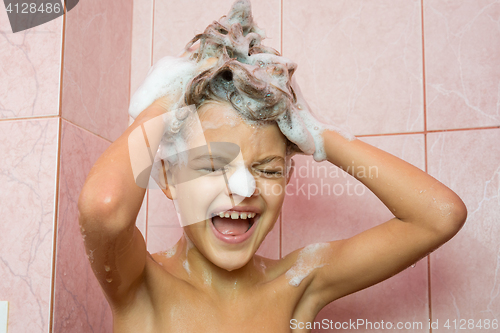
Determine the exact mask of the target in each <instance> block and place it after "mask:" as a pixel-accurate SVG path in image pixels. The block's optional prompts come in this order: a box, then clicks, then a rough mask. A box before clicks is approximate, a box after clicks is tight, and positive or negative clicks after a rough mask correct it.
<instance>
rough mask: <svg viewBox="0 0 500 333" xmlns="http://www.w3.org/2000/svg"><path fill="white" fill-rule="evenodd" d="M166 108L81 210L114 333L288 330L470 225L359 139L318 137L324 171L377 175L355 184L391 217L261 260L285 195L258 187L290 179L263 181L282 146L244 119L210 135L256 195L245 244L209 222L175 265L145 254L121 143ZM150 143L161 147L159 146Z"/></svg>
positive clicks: (102, 163)
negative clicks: (235, 160)
mask: <svg viewBox="0 0 500 333" xmlns="http://www.w3.org/2000/svg"><path fill="white" fill-rule="evenodd" d="M164 102H165V101H160V102H155V103H153V104H152V105H151V106H150V107H149V108H148V109H146V110H145V111H144V112H143V113H141V115H139V116H138V117H137V118H136V120H135V122H134V124H132V125H131V126H130V127H129V128H128V129H127V130H126V131H125V132H124V133H123V135H122V136H121V137H120V138H118V139H117V140H116V141H115V142H113V144H112V145H110V147H109V148H108V149H107V150H106V152H105V153H104V154H103V155H102V156H101V157H100V158H99V160H98V161H97V162H96V164H95V165H94V167H93V168H92V170H91V172H90V173H89V176H88V177H87V180H86V183H85V185H84V187H83V190H82V193H81V194H80V198H79V202H78V209H79V222H80V226H81V231H82V234H83V235H84V236H85V237H84V242H85V247H86V250H87V255H88V256H89V259H90V258H91V259H90V263H91V266H92V269H93V272H94V274H95V275H96V278H97V280H98V281H99V283H100V284H101V287H102V289H103V291H104V293H105V295H106V298H107V300H108V302H109V303H110V306H111V308H112V310H113V320H114V331H115V332H134V333H135V332H290V331H291V329H290V320H291V319H296V320H297V322H308V321H313V320H314V318H315V316H316V315H317V313H318V312H319V311H320V310H321V309H322V308H323V307H324V306H326V305H327V304H328V303H330V302H332V301H334V300H336V299H338V298H341V297H343V296H345V295H348V294H351V293H354V292H356V291H358V290H361V289H364V288H367V287H369V286H371V285H374V284H376V283H378V282H381V281H383V280H385V279H387V278H389V277H391V276H393V275H395V274H397V273H398V272H401V271H402V270H404V269H405V268H407V267H409V266H410V265H412V264H413V263H415V262H416V261H418V260H419V259H421V258H423V257H424V256H426V255H427V254H429V253H430V252H431V251H433V250H435V249H436V248H438V247H439V246H441V245H442V244H444V243H445V242H446V241H448V240H449V239H451V238H452V237H453V236H454V235H455V234H456V233H457V232H458V231H459V230H460V228H461V227H462V226H463V224H464V222H465V219H466V216H467V210H466V208H465V206H464V204H463V202H462V201H461V200H460V198H459V197H458V196H457V195H456V194H455V193H454V192H453V191H451V190H450V189H449V188H447V187H446V186H445V185H443V184H441V183H440V182H439V181H437V180H436V179H434V178H433V177H431V176H429V175H428V174H426V173H425V172H423V171H421V170H420V169H418V168H416V167H414V166H412V165H410V164H408V163H406V162H404V161H402V160H400V159H399V158H397V157H395V156H392V155H390V154H388V153H386V152H384V151H381V150H379V149H377V148H375V147H372V146H370V145H368V144H366V143H364V142H362V141H361V140H352V141H350V140H347V139H346V138H344V137H342V136H341V135H339V134H338V133H336V132H333V131H329V130H325V131H324V132H323V134H322V137H323V139H324V142H325V152H326V156H327V159H328V161H329V162H330V163H332V164H334V165H336V166H338V167H340V168H343V169H344V170H345V169H346V168H347V167H348V166H349V167H355V168H362V169H364V170H368V169H369V167H373V166H375V167H377V170H378V175H377V177H373V178H372V177H360V176H359V175H358V174H355V175H354V177H356V179H357V180H359V181H360V182H362V183H363V184H364V185H365V186H367V187H368V188H369V189H370V190H371V191H372V192H373V193H374V194H375V195H376V196H377V197H378V198H379V199H380V200H381V201H382V202H383V203H384V205H385V206H386V207H387V208H388V209H389V210H390V211H391V212H394V217H393V218H392V219H390V220H389V221H387V222H385V223H381V224H379V225H377V226H375V227H373V228H371V229H368V230H366V231H364V232H362V233H360V234H358V235H355V236H353V237H351V238H348V239H343V240H337V241H333V242H329V243H328V245H327V246H320V247H318V250H317V252H315V253H314V255H313V256H312V257H307V256H306V257H300V255H301V249H298V250H296V251H294V252H292V253H290V254H289V255H287V256H286V257H284V258H283V259H281V260H270V259H263V258H261V257H259V256H256V255H255V252H256V251H257V249H258V248H259V246H260V245H261V243H262V241H263V240H264V238H265V236H266V235H267V234H268V233H269V232H270V230H271V229H272V228H273V226H274V223H275V222H276V219H277V217H278V215H279V212H280V210H281V206H282V203H283V199H284V191H282V192H281V193H277V192H276V191H274V192H273V191H266V190H265V188H266V186H269V185H278V186H285V184H286V181H287V179H286V177H285V176H284V175H281V177H267V176H265V175H263V171H265V170H267V171H275V170H277V169H281V170H283V168H284V163H285V161H284V160H285V158H284V157H285V155H284V154H285V138H284V137H283V135H282V134H281V132H280V131H279V129H278V127H277V126H276V125H269V126H262V127H261V126H259V127H257V128H255V127H252V126H251V125H248V124H246V123H245V122H243V121H240V122H236V123H235V124H234V126H233V125H232V126H229V125H228V127H225V126H226V125H224V126H222V127H220V128H217V129H216V130H209V131H207V132H206V134H205V135H206V140H207V141H208V142H221V141H226V142H233V143H235V144H237V145H238V146H239V147H240V148H241V151H242V154H243V158H244V160H245V163H246V166H247V167H248V170H249V172H251V173H252V175H253V176H254V177H255V182H256V186H257V188H256V190H255V192H254V193H253V194H252V195H251V196H250V197H246V198H244V200H243V201H241V202H240V203H239V204H238V205H239V206H248V207H252V209H254V210H256V211H257V212H258V215H257V216H256V218H255V223H254V225H253V226H252V228H251V230H250V231H252V229H253V231H252V234H251V235H250V237H248V238H247V239H246V240H244V241H242V242H240V243H238V244H228V243H224V242H221V241H220V239H218V238H217V237H214V230H213V228H212V225H211V221H210V220H209V219H207V220H204V221H201V222H199V223H195V224H191V225H188V226H187V227H185V228H184V236H183V237H182V238H181V240H180V241H179V243H178V245H177V248H176V251H175V255H173V256H170V257H169V255H166V254H165V253H159V254H153V255H150V254H149V253H148V252H147V251H146V244H145V242H144V239H143V237H142V235H141V233H140V232H139V230H138V229H137V227H136V226H135V219H136V217H137V214H138V212H139V210H140V208H141V205H142V202H143V200H144V195H145V193H146V191H145V189H143V188H140V187H139V186H137V185H136V183H135V179H134V177H133V171H132V169H131V163H130V155H129V143H128V138H129V135H130V133H131V132H132V131H134V130H135V129H137V128H138V127H139V126H142V124H144V123H145V122H147V121H150V120H152V119H156V118H157V117H158V116H159V115H162V114H163V113H165V110H166V109H167V110H168V107H166V106H165V103H164ZM167 104H168V103H167ZM167 106H168V105H167ZM202 108H203V109H202V110H200V111H201V114H202V115H201V119H202V121H208V120H210V119H211V118H212V117H214V114H220V112H235V111H234V110H232V109H231V108H230V107H229V106H228V105H226V104H210V105H205V106H204V107H202ZM156 133H159V135H160V136H161V133H162V131H161V130H160V129H159V130H158V131H156ZM150 142H156V143H157V144H158V143H159V138H156V141H155V140H150ZM152 146H154V145H152ZM156 147H158V146H156ZM270 156H274V157H276V158H274V159H269V158H268V157H270ZM280 157H281V159H280ZM269 161H272V162H269ZM255 162H256V163H255ZM264 162H266V163H264ZM208 177H211V176H208ZM207 179H208V178H207ZM201 181H205V180H203V179H202V180H201ZM259 190H260V191H259ZM164 191H165V194H166V195H167V196H168V197H172V198H173V197H176V196H177V195H180V194H181V193H178V192H179V191H180V189H179V188H175V186H172V187H168V188H166V189H165V190H164ZM176 191H177V192H176ZM203 193H207V192H203ZM227 195H229V193H227V192H224V191H219V192H215V193H211V194H210V195H204V196H203V195H202V196H200V197H198V198H197V200H196V202H197V206H199V208H200V209H202V210H203V211H205V212H211V210H214V209H217V207H218V205H219V203H220V199H221V198H224V197H225V196H227ZM302 222H303V223H310V221H302ZM188 238H189V240H190V241H192V244H191V243H188ZM308 260H309V261H310V263H314V266H315V267H318V268H316V269H312V270H306V271H307V274H305V275H304V276H302V277H303V279H302V280H301V278H302V277H301V278H300V279H299V280H300V283H299V284H298V285H297V280H296V279H295V280H294V282H293V283H292V280H291V277H290V274H288V275H287V274H286V273H287V271H289V270H290V269H291V268H292V267H295V268H297V267H296V266H295V265H297V264H298V263H302V264H303V265H305V266H307V264H308ZM263 267H265V270H264V269H263ZM292 271H296V272H299V271H301V269H294V270H292ZM294 285H295V286H294ZM294 332H295V333H296V332H308V330H295V331H294Z"/></svg>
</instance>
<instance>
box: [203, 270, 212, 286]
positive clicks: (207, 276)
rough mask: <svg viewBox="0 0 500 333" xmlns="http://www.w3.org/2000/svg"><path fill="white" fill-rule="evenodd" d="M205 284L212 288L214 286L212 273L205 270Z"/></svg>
mask: <svg viewBox="0 0 500 333" xmlns="http://www.w3.org/2000/svg"><path fill="white" fill-rule="evenodd" d="M202 275H203V283H204V284H205V285H206V286H211V285H212V272H210V271H206V270H203V274H202Z"/></svg>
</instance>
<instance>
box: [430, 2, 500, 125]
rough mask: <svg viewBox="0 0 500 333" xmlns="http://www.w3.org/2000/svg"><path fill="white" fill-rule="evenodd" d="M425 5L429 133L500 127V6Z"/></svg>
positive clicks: (469, 3) (484, 4)
mask: <svg viewBox="0 0 500 333" xmlns="http://www.w3.org/2000/svg"><path fill="white" fill-rule="evenodd" d="M424 4H425V5H424V10H425V12H424V17H425V50H426V53H425V59H426V66H425V75H426V82H427V85H426V89H427V126H428V129H430V130H436V129H450V128H471V127H480V126H498V125H500V113H499V103H500V94H499V86H498V82H499V77H500V66H498V54H499V50H500V27H499V25H498V21H499V20H500V3H498V1H493V0H486V1H484V0H482V1H453V0H426V1H425V2H424Z"/></svg>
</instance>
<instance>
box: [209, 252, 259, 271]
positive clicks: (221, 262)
mask: <svg viewBox="0 0 500 333" xmlns="http://www.w3.org/2000/svg"><path fill="white" fill-rule="evenodd" d="M244 252H245V253H241V252H232V253H231V252H229V251H224V252H223V253H214V254H213V255H211V256H210V257H212V258H210V257H209V258H207V259H209V260H210V261H211V262H212V263H213V264H214V265H216V266H218V267H220V268H222V269H225V270H226V271H228V272H231V271H234V270H237V269H240V268H242V267H243V266H245V265H246V264H247V263H248V262H249V261H250V260H251V259H252V257H253V253H246V252H247V251H244Z"/></svg>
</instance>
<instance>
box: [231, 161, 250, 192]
mask: <svg viewBox="0 0 500 333" xmlns="http://www.w3.org/2000/svg"><path fill="white" fill-rule="evenodd" d="M228 187H229V190H230V191H231V193H233V194H237V195H240V196H242V197H246V198H250V197H251V196H252V195H253V194H254V192H255V178H254V177H253V176H252V174H251V173H250V172H249V171H248V169H247V168H246V167H245V166H244V165H242V166H239V167H238V168H237V169H236V171H235V172H234V173H233V175H232V176H231V177H230V178H229V180H228Z"/></svg>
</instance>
